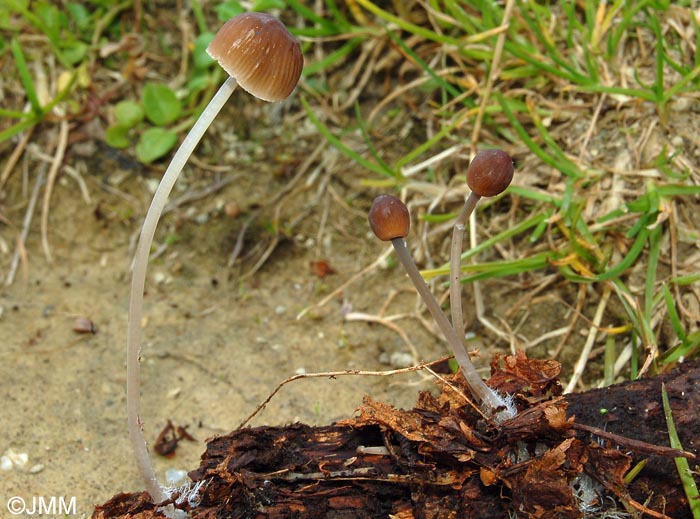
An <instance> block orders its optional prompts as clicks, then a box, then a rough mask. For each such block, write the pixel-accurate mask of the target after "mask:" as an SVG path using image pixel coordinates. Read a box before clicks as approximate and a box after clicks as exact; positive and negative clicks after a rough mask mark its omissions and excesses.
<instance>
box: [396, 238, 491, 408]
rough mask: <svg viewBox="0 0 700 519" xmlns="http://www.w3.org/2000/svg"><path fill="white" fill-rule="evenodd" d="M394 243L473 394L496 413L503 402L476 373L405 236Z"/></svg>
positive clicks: (461, 340)
mask: <svg viewBox="0 0 700 519" xmlns="http://www.w3.org/2000/svg"><path fill="white" fill-rule="evenodd" d="M391 244H392V245H393V246H394V250H395V251H396V255H397V256H398V257H399V261H401V264H402V265H403V267H404V269H405V270H406V273H407V274H408V277H409V278H411V281H412V282H413V285H414V286H415V287H416V290H417V291H418V294H419V295H420V296H421V298H422V299H423V301H424V302H425V305H426V306H427V307H428V310H429V311H430V314H431V315H432V316H433V319H435V322H436V323H437V325H438V327H439V328H440V331H441V332H442V333H443V335H444V336H445V339H447V343H448V344H449V345H450V348H451V349H452V353H454V356H455V359H456V360H457V363H458V364H459V367H460V368H461V370H462V374H463V375H464V378H465V379H466V381H467V385H468V386H469V389H470V390H471V392H472V394H473V395H474V396H475V397H476V398H478V399H479V400H480V401H481V403H482V405H483V406H485V407H486V409H487V410H488V411H490V412H491V413H495V412H496V410H497V409H498V408H499V407H502V406H503V405H504V402H503V400H502V399H501V397H500V396H498V394H497V393H496V392H495V391H494V390H492V389H491V388H490V387H488V386H487V385H486V384H485V383H484V381H483V380H481V377H480V376H479V373H477V371H476V368H475V367H474V365H473V364H472V362H471V360H470V359H469V354H468V353H467V350H466V348H465V347H464V341H463V339H461V338H460V337H459V336H458V335H457V332H455V329H454V328H453V327H452V325H450V322H449V321H448V320H447V317H445V314H444V313H443V312H442V310H441V309H440V306H439V305H438V302H437V301H436V300H435V297H434V296H433V293H432V292H431V291H430V289H429V288H428V285H427V284H426V283H425V280H424V279H423V277H422V276H421V275H420V272H419V271H418V267H416V264H415V263H414V262H413V258H411V255H410V253H409V252H408V249H406V244H405V243H404V241H403V238H394V239H393V240H391Z"/></svg>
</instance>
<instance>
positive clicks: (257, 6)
mask: <svg viewBox="0 0 700 519" xmlns="http://www.w3.org/2000/svg"><path fill="white" fill-rule="evenodd" d="M285 7H287V6H286V5H285V3H284V2H283V1H282V0H256V1H255V2H253V9H252V10H253V11H269V10H270V9H284V8H285Z"/></svg>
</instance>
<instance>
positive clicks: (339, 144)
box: [301, 96, 399, 178]
mask: <svg viewBox="0 0 700 519" xmlns="http://www.w3.org/2000/svg"><path fill="white" fill-rule="evenodd" d="M301 104H302V106H303V107H304V110H305V111H306V115H307V117H308V118H309V120H310V121H311V122H312V123H313V124H314V126H316V129H317V130H318V132H319V133H320V134H321V135H323V136H324V137H325V138H326V140H327V141H328V142H330V143H331V144H332V145H333V146H335V147H336V148H338V149H339V150H340V151H341V152H343V153H344V154H345V155H347V156H348V157H349V158H350V159H352V160H354V161H355V162H357V163H358V164H359V165H360V166H362V167H364V168H367V169H368V170H370V171H373V172H374V173H377V174H379V175H382V176H393V177H395V178H396V177H397V176H398V175H399V173H394V172H391V171H386V170H384V168H382V167H381V166H380V165H378V164H375V163H374V162H370V161H369V160H367V159H365V158H364V157H363V156H362V155H360V154H359V153H357V152H356V151H355V150H353V149H350V148H349V147H348V146H346V145H345V144H344V143H343V141H341V140H340V139H339V138H338V137H336V136H335V135H333V133H332V132H331V131H330V130H329V129H328V127H327V126H326V125H325V124H323V123H322V122H321V121H320V120H319V119H318V117H316V114H314V111H313V110H312V108H311V106H310V105H309V102H308V101H307V100H306V98H305V97H303V96H302V97H301Z"/></svg>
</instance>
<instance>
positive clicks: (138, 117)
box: [114, 101, 143, 128]
mask: <svg viewBox="0 0 700 519" xmlns="http://www.w3.org/2000/svg"><path fill="white" fill-rule="evenodd" d="M114 116H115V117H116V118H117V124H118V125H119V126H123V127H125V128H133V127H134V126H136V125H137V124H139V123H140V122H141V121H143V108H141V105H139V104H136V103H134V102H133V101H120V102H119V103H117V106H115V107H114Z"/></svg>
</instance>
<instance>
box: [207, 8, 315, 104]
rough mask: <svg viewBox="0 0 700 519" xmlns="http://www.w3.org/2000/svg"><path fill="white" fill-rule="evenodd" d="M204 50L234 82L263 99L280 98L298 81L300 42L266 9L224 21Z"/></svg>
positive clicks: (300, 57) (292, 88)
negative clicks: (266, 11) (262, 11)
mask: <svg viewBox="0 0 700 519" xmlns="http://www.w3.org/2000/svg"><path fill="white" fill-rule="evenodd" d="M207 53H208V54H209V55H210V56H211V57H212V58H214V59H215V60H216V61H218V63H219V65H221V67H222V68H223V69H224V70H225V71H226V72H228V74H229V75H230V76H231V77H233V78H235V80H236V81H237V82H238V84H239V85H240V86H241V87H242V88H243V89H245V90H246V91H248V92H249V93H251V94H253V95H254V96H255V97H258V98H260V99H262V100H264V101H284V100H285V99H287V97H289V95H290V94H291V93H292V91H293V90H294V87H295V86H296V85H297V82H298V81H299V76H300V75H301V69H302V67H303V65H304V58H303V56H302V55H301V46H300V45H299V42H298V41H297V40H296V39H295V38H294V36H292V35H291V34H290V33H289V31H288V30H287V28H286V27H285V26H284V24H283V23H282V22H280V21H279V20H278V19H277V18H275V17H274V16H271V15H269V14H267V13H243V14H239V15H238V16H234V17H233V18H231V19H230V20H229V21H228V22H226V23H225V24H224V25H223V26H222V27H221V29H219V32H217V33H216V36H214V39H213V40H212V41H211V43H210V44H209V46H208V47H207Z"/></svg>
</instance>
